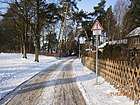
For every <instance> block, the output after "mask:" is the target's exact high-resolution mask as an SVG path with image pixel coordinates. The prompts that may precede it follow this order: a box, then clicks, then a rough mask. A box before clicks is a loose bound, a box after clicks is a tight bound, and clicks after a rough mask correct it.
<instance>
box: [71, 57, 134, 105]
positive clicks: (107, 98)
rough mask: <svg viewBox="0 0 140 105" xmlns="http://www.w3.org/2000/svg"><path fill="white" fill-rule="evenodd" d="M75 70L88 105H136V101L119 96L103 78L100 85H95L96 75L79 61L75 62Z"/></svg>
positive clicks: (99, 79) (99, 80)
mask: <svg viewBox="0 0 140 105" xmlns="http://www.w3.org/2000/svg"><path fill="white" fill-rule="evenodd" d="M73 70H74V74H75V76H76V77H77V84H78V86H79V88H80V90H81V91H82V94H83V96H84V98H85V99H86V101H87V104H88V105H134V101H132V100H130V99H129V98H127V97H126V96H122V95H120V96H119V95H118V96H117V95H116V93H119V91H117V90H116V89H115V88H114V87H113V86H112V85H110V84H109V83H107V82H106V81H105V80H104V79H103V78H102V77H101V76H100V77H99V78H98V82H99V85H95V81H96V74H95V73H94V72H92V71H91V70H89V69H88V68H86V67H85V66H83V65H82V63H80V60H79V59H76V60H75V61H74V62H73Z"/></svg>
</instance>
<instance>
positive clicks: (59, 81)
mask: <svg viewBox="0 0 140 105" xmlns="http://www.w3.org/2000/svg"><path fill="white" fill-rule="evenodd" d="M73 61H74V59H69V60H67V61H62V62H61V63H59V64H57V65H54V66H53V67H51V68H50V69H49V70H44V71H42V72H40V73H39V74H38V75H36V76H35V77H34V78H32V79H31V80H29V81H28V82H26V83H25V84H24V85H23V86H22V87H21V88H20V90H19V91H18V92H17V93H16V95H15V96H14V97H10V98H8V101H7V102H8V103H7V105H86V102H85V99H84V97H83V96H82V93H81V91H80V90H79V88H78V86H77V83H76V78H74V72H73V70H72V62H73Z"/></svg>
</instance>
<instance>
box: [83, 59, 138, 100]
mask: <svg viewBox="0 0 140 105" xmlns="http://www.w3.org/2000/svg"><path fill="white" fill-rule="evenodd" d="M82 63H83V64H84V65H85V66H87V67H88V68H89V69H91V70H93V71H94V72H95V60H94V59H93V58H91V57H82ZM98 74H99V75H100V76H102V77H103V78H104V79H105V80H106V81H107V82H109V83H110V84H111V85H114V87H115V88H117V89H118V90H119V91H120V92H121V93H122V94H123V95H125V96H127V97H129V98H130V99H132V100H140V68H135V69H132V68H131V67H129V65H128V62H126V61H112V60H101V59H99V61H98Z"/></svg>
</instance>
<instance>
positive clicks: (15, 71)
mask: <svg viewBox="0 0 140 105" xmlns="http://www.w3.org/2000/svg"><path fill="white" fill-rule="evenodd" d="M27 56H28V59H23V58H22V55H21V54H13V53H11V54H9V53H1V54H0V99H1V98H2V97H3V96H5V95H6V94H7V93H8V92H10V91H11V90H13V89H15V88H16V87H17V86H18V85H20V84H21V83H23V82H24V81H26V80H28V79H29V78H31V77H32V76H34V75H35V74H37V73H38V72H40V71H41V70H43V69H45V68H47V67H49V66H51V65H53V64H55V63H58V62H60V60H57V59H56V58H55V57H48V56H43V55H40V56H39V59H40V62H34V54H27Z"/></svg>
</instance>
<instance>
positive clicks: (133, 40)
mask: <svg viewBox="0 0 140 105" xmlns="http://www.w3.org/2000/svg"><path fill="white" fill-rule="evenodd" d="M126 38H127V39H128V49H129V50H132V49H134V48H136V49H137V50H140V27H137V28H136V29H134V30H133V31H131V32H130V33H129V34H128V35H127V36H126Z"/></svg>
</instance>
